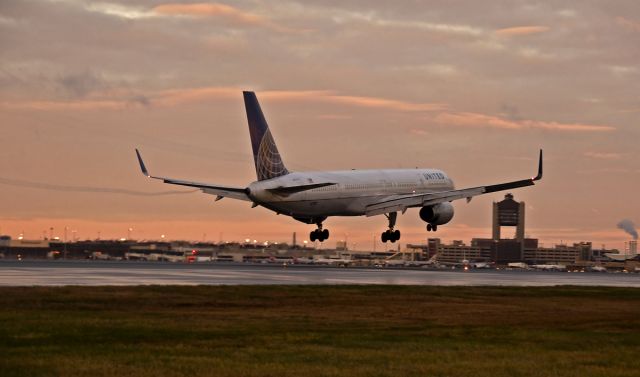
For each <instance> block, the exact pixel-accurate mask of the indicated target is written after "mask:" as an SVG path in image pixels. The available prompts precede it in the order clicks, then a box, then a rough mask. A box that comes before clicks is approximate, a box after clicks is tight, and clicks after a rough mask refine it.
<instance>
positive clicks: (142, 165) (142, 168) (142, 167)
mask: <svg viewBox="0 0 640 377" xmlns="http://www.w3.org/2000/svg"><path fill="white" fill-rule="evenodd" d="M136 156H138V163H140V170H142V174H144V175H145V176H147V177H151V176H150V175H149V172H148V171H147V167H146V166H144V161H142V156H140V152H139V151H138V148H136Z"/></svg>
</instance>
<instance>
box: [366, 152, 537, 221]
mask: <svg viewBox="0 0 640 377" xmlns="http://www.w3.org/2000/svg"><path fill="white" fill-rule="evenodd" d="M541 179H542V149H541V150H540V158H539V160H538V175H536V176H535V177H533V178H530V179H523V180H520V181H513V182H507V183H499V184H496V185H489V186H479V187H472V188H468V189H462V190H450V191H442V192H434V193H427V194H424V193H423V194H411V195H398V196H395V197H390V198H387V199H385V200H383V201H381V202H378V203H375V204H371V205H369V206H367V209H366V212H365V214H366V215H367V216H375V215H381V214H384V213H390V212H397V211H402V212H404V211H406V210H407V208H411V207H425V206H431V205H434V204H438V203H443V202H451V201H454V200H458V199H463V198H466V199H467V201H469V200H471V198H472V197H474V196H477V195H482V194H488V193H490V192H496V191H503V190H510V189H513V188H518V187H526V186H533V185H534V184H535V183H534V182H535V181H539V180H541Z"/></svg>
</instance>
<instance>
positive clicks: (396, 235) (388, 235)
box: [380, 212, 400, 243]
mask: <svg viewBox="0 0 640 377" xmlns="http://www.w3.org/2000/svg"><path fill="white" fill-rule="evenodd" d="M385 216H386V217H387V219H388V220H389V229H388V230H386V231H384V232H382V234H381V235H380V239H381V240H382V242H384V243H386V242H387V241H390V242H391V243H393V242H396V241H398V240H399V239H400V231H399V230H397V229H396V230H393V227H395V226H396V218H397V217H398V212H391V213H389V214H387V215H385Z"/></svg>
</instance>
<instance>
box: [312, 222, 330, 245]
mask: <svg viewBox="0 0 640 377" xmlns="http://www.w3.org/2000/svg"><path fill="white" fill-rule="evenodd" d="M309 239H310V240H311V242H315V241H316V240H318V241H320V242H323V241H324V240H326V239H329V229H322V223H318V229H316V230H313V231H311V233H309Z"/></svg>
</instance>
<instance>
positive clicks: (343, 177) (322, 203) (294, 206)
mask: <svg viewBox="0 0 640 377" xmlns="http://www.w3.org/2000/svg"><path fill="white" fill-rule="evenodd" d="M320 183H335V184H333V185H330V186H325V187H319V188H314V189H311V190H305V191H302V192H297V193H292V194H289V195H284V194H276V193H274V192H272V191H268V190H269V189H275V188H278V187H290V186H296V185H309V184H320ZM453 189H454V186H453V181H452V180H451V179H450V178H449V177H448V176H447V175H446V174H445V173H444V172H443V171H441V170H436V169H393V170H344V171H327V172H294V173H290V174H287V175H284V176H281V177H277V178H273V179H269V180H264V181H257V182H253V183H251V184H250V185H249V190H250V194H249V195H250V197H251V199H252V200H253V201H254V202H256V203H258V204H260V205H262V206H264V207H266V208H269V209H271V210H273V211H275V212H277V213H281V214H285V215H289V216H293V217H301V218H315V217H325V216H361V215H364V214H365V213H366V207H367V206H368V205H371V204H375V203H378V202H380V200H381V199H383V198H393V197H394V196H397V195H410V194H421V193H431V192H441V191H449V190H453Z"/></svg>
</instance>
